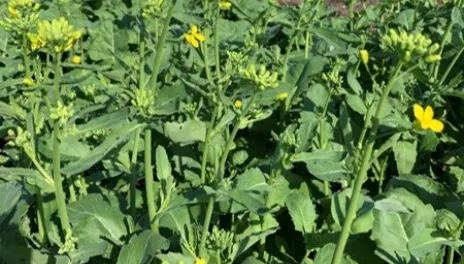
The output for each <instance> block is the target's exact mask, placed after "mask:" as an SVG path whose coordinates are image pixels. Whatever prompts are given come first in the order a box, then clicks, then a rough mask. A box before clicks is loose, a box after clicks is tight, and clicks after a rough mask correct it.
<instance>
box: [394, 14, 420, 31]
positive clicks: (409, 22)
mask: <svg viewBox="0 0 464 264" xmlns="http://www.w3.org/2000/svg"><path fill="white" fill-rule="evenodd" d="M415 12H416V11H415V10H414V9H406V10H404V11H402V12H401V13H400V14H399V15H398V16H397V17H396V19H395V20H394V22H395V23H397V24H399V25H401V26H403V27H404V28H405V29H406V30H407V31H409V30H412V28H413V26H414V20H415V18H414V17H415V14H414V13H415Z"/></svg>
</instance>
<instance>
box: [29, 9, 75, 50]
mask: <svg viewBox="0 0 464 264" xmlns="http://www.w3.org/2000/svg"><path fill="white" fill-rule="evenodd" d="M81 36H82V33H81V32H80V31H79V30H73V26H72V25H70V24H69V23H68V21H67V20H66V19H65V18H64V17H61V18H59V19H53V20H51V21H48V20H45V21H41V22H39V23H38V30H37V34H32V33H29V34H28V37H29V40H30V41H31V47H32V49H38V48H41V47H46V48H47V49H48V50H50V51H51V52H56V53H61V52H65V51H68V50H70V49H71V48H72V47H73V45H74V44H75V43H76V41H77V40H78V39H79V38H80V37H81Z"/></svg>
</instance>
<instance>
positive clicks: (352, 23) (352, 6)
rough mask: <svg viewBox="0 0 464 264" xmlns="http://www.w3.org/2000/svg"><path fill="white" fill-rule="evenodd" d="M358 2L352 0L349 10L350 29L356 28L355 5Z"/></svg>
mask: <svg viewBox="0 0 464 264" xmlns="http://www.w3.org/2000/svg"><path fill="white" fill-rule="evenodd" d="M355 4H356V0H351V1H350V4H349V12H350V30H351V31H353V30H354V5H355Z"/></svg>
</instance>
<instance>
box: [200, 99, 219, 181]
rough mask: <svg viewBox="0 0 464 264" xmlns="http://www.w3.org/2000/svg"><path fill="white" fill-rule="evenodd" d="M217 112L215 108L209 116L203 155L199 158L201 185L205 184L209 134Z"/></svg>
mask: <svg viewBox="0 0 464 264" xmlns="http://www.w3.org/2000/svg"><path fill="white" fill-rule="evenodd" d="M217 112H218V111H217V107H215V108H214V111H213V114H212V116H211V120H210V123H209V128H208V132H207V133H206V138H205V144H204V149H203V155H202V158H201V172H200V179H201V184H205V183H206V165H207V163H208V152H209V141H210V138H211V133H212V131H213V127H214V122H215V120H216V115H217Z"/></svg>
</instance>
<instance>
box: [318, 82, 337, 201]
mask: <svg viewBox="0 0 464 264" xmlns="http://www.w3.org/2000/svg"><path fill="white" fill-rule="evenodd" d="M333 90H334V88H333V87H330V88H329V95H328V96H327V99H326V100H325V104H324V108H323V110H322V114H321V117H320V119H319V147H320V148H321V149H326V147H327V139H326V138H325V131H324V125H325V117H326V116H327V111H328V110H329V103H330V99H332V93H333ZM329 192H330V184H329V182H328V181H324V195H325V196H328V195H329Z"/></svg>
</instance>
